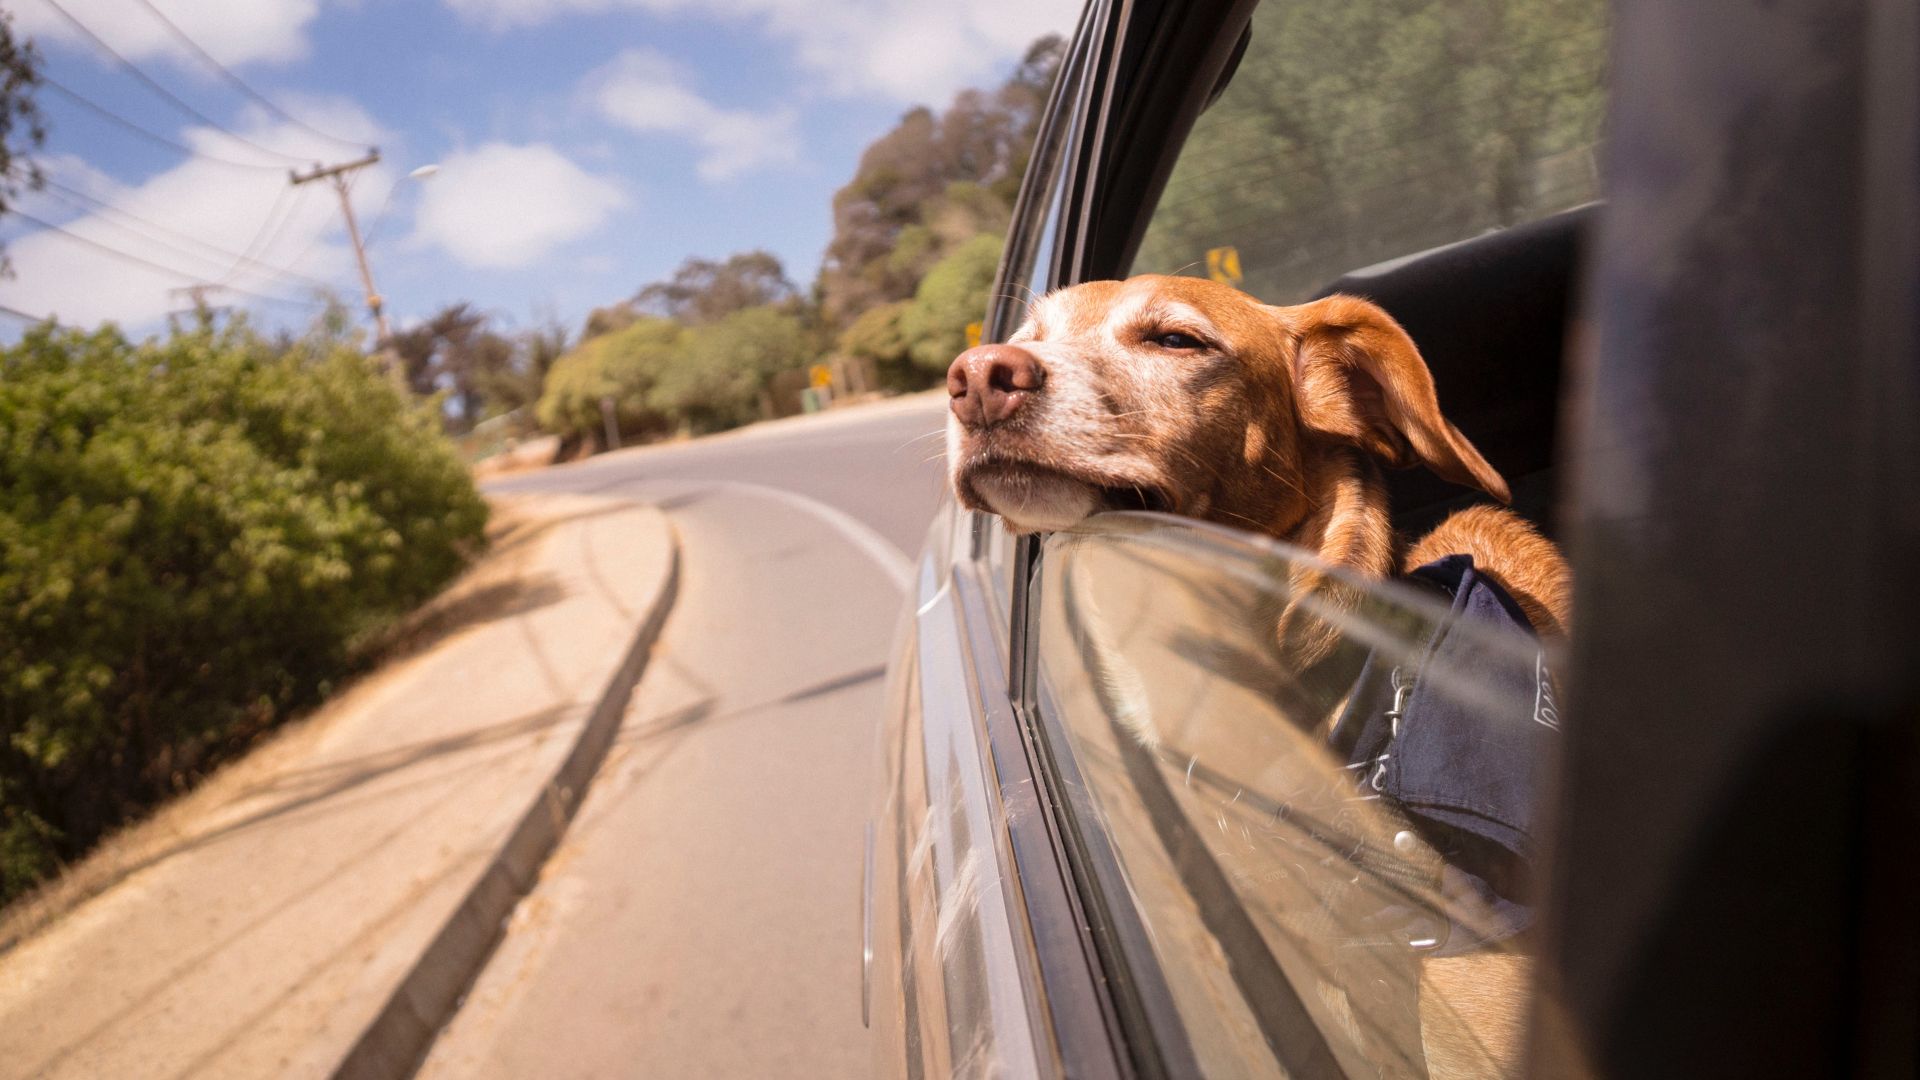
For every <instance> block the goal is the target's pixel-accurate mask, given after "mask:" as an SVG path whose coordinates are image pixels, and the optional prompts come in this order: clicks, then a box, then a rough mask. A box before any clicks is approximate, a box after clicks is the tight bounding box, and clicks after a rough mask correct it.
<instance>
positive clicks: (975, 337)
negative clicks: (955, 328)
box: [947, 322, 985, 349]
mask: <svg viewBox="0 0 1920 1080" xmlns="http://www.w3.org/2000/svg"><path fill="white" fill-rule="evenodd" d="M947 325H949V326H951V325H953V324H952V323H948V324H947ZM984 329H985V327H983V326H981V325H980V324H979V323H977V322H970V323H968V324H967V348H969V349H971V348H973V347H974V346H975V345H978V344H980V332H981V331H982V330H984Z"/></svg>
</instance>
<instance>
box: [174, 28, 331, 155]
mask: <svg viewBox="0 0 1920 1080" xmlns="http://www.w3.org/2000/svg"><path fill="white" fill-rule="evenodd" d="M139 3H140V6H141V7H144V8H146V9H147V11H149V12H151V13H152V15H153V17H154V18H156V19H158V20H160V25H162V26H164V27H166V28H167V32H168V33H169V34H172V35H173V38H174V40H175V41H178V42H179V43H180V44H182V45H185V46H186V47H187V48H188V49H190V50H192V51H193V54H194V55H195V56H198V57H199V58H200V61H201V63H204V64H205V65H206V66H207V67H209V68H211V69H212V70H214V71H215V72H217V73H219V75H220V77H221V78H224V79H226V80H227V82H229V83H231V84H232V85H233V86H234V88H235V89H237V90H239V91H240V92H241V93H243V94H245V95H247V96H248V97H250V98H252V99H253V100H255V101H257V102H259V103H260V104H261V105H264V106H266V108H267V109H268V110H269V111H271V112H272V113H273V114H274V115H275V116H278V117H280V118H281V119H282V120H285V121H287V122H288V123H291V124H294V125H297V126H299V127H301V128H304V129H306V130H307V131H310V132H312V133H313V134H315V135H318V136H320V137H321V138H323V139H326V140H327V141H329V142H335V143H339V144H340V145H341V146H351V147H354V148H356V149H358V148H360V147H361V146H362V144H361V143H358V142H355V141H353V140H351V139H343V138H341V137H339V136H338V135H329V134H328V133H326V132H324V131H321V130H320V129H319V128H317V127H314V126H313V125H312V124H309V123H307V122H306V121H305V120H302V119H300V118H299V117H297V116H295V115H293V114H292V113H290V112H288V111H287V110H285V109H283V108H281V107H280V106H279V105H277V104H275V103H274V101H273V99H271V98H269V97H267V96H266V95H265V94H262V93H261V92H260V91H258V90H255V89H254V88H253V87H252V86H250V85H248V84H247V82H246V80H244V79H242V78H241V77H240V76H238V75H236V74H234V73H233V71H232V69H230V68H228V67H227V66H226V65H225V64H222V63H221V62H220V61H218V60H215V59H214V58H213V55H212V54H211V53H209V52H207V50H205V49H203V48H201V47H200V43H199V42H197V41H195V40H193V38H192V37H191V36H190V35H188V33H187V32H186V31H185V30H182V29H180V28H179V27H178V26H176V25H174V22H173V20H172V19H169V18H167V16H166V15H165V14H164V13H163V12H161V10H160V9H159V8H157V7H155V6H153V0H139Z"/></svg>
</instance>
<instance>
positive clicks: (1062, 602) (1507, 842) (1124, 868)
mask: <svg viewBox="0 0 1920 1080" xmlns="http://www.w3.org/2000/svg"><path fill="white" fill-rule="evenodd" d="M1042 566H1043V571H1042V574H1041V582H1042V584H1041V590H1042V593H1041V602H1040V603H1039V604H1038V605H1037V606H1038V609H1039V625H1038V637H1039V649H1040V657H1041V672H1040V674H1041V679H1042V683H1043V690H1042V699H1041V700H1042V714H1043V716H1044V719H1045V723H1046V727H1047V730H1048V733H1049V735H1050V737H1051V738H1052V739H1053V740H1054V741H1055V742H1056V743H1057V744H1058V745H1057V746H1056V750H1058V751H1064V752H1063V753H1060V754H1059V755H1058V756H1059V757H1060V758H1062V760H1065V761H1068V762H1070V764H1069V765H1068V766H1067V768H1066V773H1067V775H1066V776H1065V777H1064V778H1063V783H1064V785H1065V788H1066V790H1068V791H1069V792H1070V793H1071V794H1070V798H1069V800H1068V801H1069V802H1070V803H1071V804H1072V805H1073V806H1075V807H1076V808H1077V809H1078V810H1079V811H1080V813H1081V815H1082V820H1081V821H1080V822H1079V824H1080V826H1081V832H1082V835H1083V836H1085V837H1089V838H1091V839H1090V841H1089V843H1090V844H1091V845H1093V846H1095V847H1097V848H1099V850H1098V851H1096V852H1094V854H1093V856H1092V857H1091V858H1090V859H1089V860H1088V872H1090V873H1093V874H1095V875H1096V876H1098V875H1099V874H1100V873H1102V870H1101V869H1100V868H1101V867H1102V866H1104V867H1105V870H1104V873H1105V874H1106V875H1107V876H1108V877H1109V878H1110V879H1111V880H1107V881H1104V882H1101V883H1100V891H1101V892H1103V893H1104V894H1105V895H1107V896H1109V897H1119V898H1128V899H1126V900H1125V901H1124V903H1125V905H1126V906H1127V907H1128V908H1129V909H1130V910H1131V912H1132V913H1134V914H1137V917H1138V919H1139V921H1140V924H1141V925H1140V929H1141V930H1142V931H1143V932H1141V933H1136V934H1133V935H1131V937H1130V938H1129V937H1128V935H1125V934H1121V935H1118V938H1119V940H1120V942H1121V945H1120V951H1121V953H1122V954H1123V955H1121V956H1119V957H1117V958H1116V959H1117V960H1118V962H1119V963H1118V965H1117V967H1118V968H1119V969H1120V970H1124V971H1127V972H1129V973H1131V975H1132V976H1133V977H1134V979H1135V981H1136V982H1140V981H1142V979H1143V978H1144V980H1145V981H1146V982H1150V983H1151V984H1152V988H1151V989H1149V990H1147V991H1145V992H1146V993H1150V994H1161V995H1164V997H1165V999H1166V1000H1165V1001H1164V1002H1163V1003H1162V1005H1163V1006H1164V1007H1163V1008H1162V1009H1161V1015H1162V1016H1163V1017H1166V1016H1177V1021H1175V1022H1176V1023H1177V1025H1178V1027H1179V1028H1180V1029H1181V1030H1180V1031H1178V1032H1164V1033H1161V1035H1160V1043H1161V1045H1162V1047H1163V1048H1165V1047H1169V1046H1177V1045H1180V1044H1183V1043H1184V1044H1189V1045H1190V1047H1191V1053H1192V1056H1193V1059H1194V1064H1195V1065H1197V1066H1198V1067H1199V1070H1200V1071H1201V1072H1202V1073H1204V1074H1206V1075H1212V1076H1245V1075H1268V1076H1286V1075H1291V1076H1340V1075H1351V1076H1372V1075H1387V1076H1418V1075H1424V1074H1425V1072H1424V1070H1425V1069H1426V1067H1427V1062H1428V1061H1429V1059H1430V1058H1434V1057H1447V1058H1449V1062H1450V1063H1451V1064H1452V1065H1454V1066H1455V1067H1458V1068H1464V1069H1467V1070H1469V1073H1467V1074H1471V1075H1485V1074H1489V1070H1491V1069H1492V1068H1493V1067H1494V1065H1495V1063H1497V1062H1498V1061H1499V1060H1500V1058H1501V1055H1502V1054H1503V1053H1505V1052H1506V1051H1507V1050H1509V1049H1510V1047H1504V1046H1487V1045H1483V1044H1486V1043H1489V1042H1493V1041H1497V1040H1500V1039H1511V1038H1512V1037H1513V1036H1514V1032H1513V1031H1510V1030H1504V1028H1503V1025H1510V1024H1517V1023H1519V1018H1521V1017H1523V1016H1524V1007H1525V1002H1526V994H1527V991H1528V972H1529V968H1528V965H1527V961H1526V959H1525V956H1526V953H1527V950H1528V947H1529V939H1528V936H1527V935H1528V931H1529V929H1530V927H1531V920H1532V913H1533V910H1534V902H1535V897H1534V894H1533V886H1532V876H1531V871H1532V869H1533V868H1534V866H1535V865H1536V860H1537V859H1538V857H1539V853H1538V851H1537V850H1536V843H1537V827H1538V822H1537V817H1536V811H1537V807H1538V805H1539V802H1540V800H1538V799H1536V798H1535V789H1536V787H1537V785H1539V784H1541V783H1543V782H1544V781H1545V780H1546V779H1547V776H1546V772H1547V770H1548V769H1550V766H1551V759H1552V754H1553V751H1554V748H1555V746H1556V745H1557V727H1558V724H1559V715H1558V707H1557V694H1556V690H1555V687H1554V684H1553V680H1552V676H1551V671H1552V669H1553V658H1552V657H1551V656H1550V655H1549V654H1548V652H1547V650H1546V649H1545V648H1543V646H1542V645H1541V643H1540V642H1539V641H1538V640H1537V639H1535V638H1533V637H1532V636H1531V635H1529V634H1527V633H1526V632H1525V631H1524V629H1523V628H1519V627H1515V626H1512V625H1510V624H1504V623H1502V622H1500V621H1499V620H1497V619H1493V620H1490V619H1488V618H1486V617H1485V612H1484V611H1476V610H1474V604H1475V603H1479V602H1483V601H1485V600H1486V596H1485V595H1479V596H1475V597H1469V596H1468V594H1469V593H1472V592H1473V591H1474V589H1473V587H1472V585H1471V582H1470V581H1469V583H1468V585H1467V587H1466V588H1465V589H1463V590H1462V593H1461V596H1460V597H1459V598H1458V599H1456V598H1454V597H1450V596H1448V595H1447V594H1446V591H1445V588H1444V587H1443V586H1442V585H1441V584H1440V583H1423V584H1421V585H1418V586H1414V587H1409V586H1405V585H1401V584H1397V583H1396V584H1381V583H1368V582H1361V581H1355V580H1348V579H1344V578H1341V577H1339V576H1338V575H1335V574H1332V573H1331V572H1329V571H1327V570H1326V569H1325V568H1324V567H1322V566H1320V565H1319V564H1317V563H1316V562H1314V561H1313V560H1312V558H1311V557H1310V556H1308V555H1307V554H1306V553H1305V552H1302V551H1299V550H1297V549H1291V548H1288V547H1285V546H1283V545H1279V544H1273V543H1267V542H1262V541H1258V540H1254V539H1251V538H1246V537H1242V536H1240V535H1238V534H1233V533H1229V532H1227V531H1225V530H1219V529H1214V528H1211V527H1208V526H1201V525H1196V524H1192V523H1187V522H1183V521H1181V520H1179V519H1174V518H1168V517H1162V516H1158V515H1139V514H1122V515H1109V516H1108V517H1106V518H1102V519H1097V520H1096V523H1095V524H1094V525H1092V526H1090V527H1088V528H1086V529H1083V530H1080V531H1076V532H1074V533H1070V534H1069V533H1063V534H1057V535H1055V536H1053V537H1051V538H1050V539H1049V540H1048V541H1047V543H1046V550H1045V554H1044V558H1043V561H1042ZM1455 569H1456V570H1457V569H1458V568H1457V567H1456V568H1455ZM1452 580H1453V581H1454V583H1455V584H1456V586H1457V585H1458V578H1457V576H1456V577H1455V578H1454V579H1452ZM1303 642H1306V643H1310V645H1305V646H1303ZM1152 1011H1153V1010H1152V1009H1151V1008H1149V1009H1148V1010H1147V1012H1148V1013H1149V1014H1151V1013H1152ZM1176 1071H1178V1070H1176Z"/></svg>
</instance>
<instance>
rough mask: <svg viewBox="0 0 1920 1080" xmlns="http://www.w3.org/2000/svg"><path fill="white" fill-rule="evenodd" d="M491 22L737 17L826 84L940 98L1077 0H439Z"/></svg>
mask: <svg viewBox="0 0 1920 1080" xmlns="http://www.w3.org/2000/svg"><path fill="white" fill-rule="evenodd" d="M444 2H445V3H446V4H447V6H448V7H450V8H452V9H453V10H454V11H456V12H458V13H459V14H460V15H462V16H463V17H465V18H467V19H469V20H471V21H474V22H478V23H481V24H483V25H486V26H490V27H492V28H494V29H496V30H506V29H510V28H513V27H520V26H530V25H534V24H538V23H543V22H547V21H550V20H552V19H555V18H558V17H561V16H563V15H567V14H571V13H577V12H586V11H608V10H613V9H616V8H626V9H630V10H635V11H645V12H650V13H652V14H655V15H685V16H689V17H696V18H708V19H717V20H722V21H726V22H730V23H735V24H746V25H751V26H754V27H758V28H760V29H763V30H765V31H766V32H767V33H769V34H770V35H772V36H773V37H775V38H776V39H780V40H784V41H785V42H787V43H788V44H789V45H790V46H791V47H792V48H793V50H794V57H795V60H796V62H797V63H798V65H799V67H800V68H801V69H802V70H803V71H806V72H808V73H810V74H812V75H814V76H816V77H817V78H818V79H819V83H820V85H821V86H822V87H824V88H825V89H826V90H827V91H828V92H830V93H835V94H842V95H848V96H858V95H871V94H879V95H883V96H884V97H886V98H888V99H890V100H893V101H896V102H901V103H915V104H936V105H938V104H945V102H946V100H947V99H948V98H949V97H951V96H952V95H953V93H954V92H955V91H956V90H960V89H962V88H964V87H968V86H975V85H979V84H980V83H982V82H984V81H985V80H987V79H989V78H990V77H991V76H992V75H993V73H994V72H995V71H996V70H998V69H999V68H1000V66H1001V65H1003V64H1004V63H1005V62H1006V61H1007V60H1009V59H1013V58H1016V57H1018V56H1019V55H1020V54H1021V52H1022V51H1023V50H1024V49H1025V48H1026V46H1027V45H1028V44H1029V43H1030V42H1032V41H1033V40H1034V39H1035V38H1037V37H1039V36H1040V35H1042V34H1045V33H1049V32H1055V33H1060V34H1066V33H1069V32H1071V31H1072V29H1073V24H1074V19H1075V18H1076V16H1077V15H1078V13H1079V10H1080V7H1081V3H1080V0H950V2H945V3H934V2H929V0H841V2H839V3H833V4H822V3H819V2H818V0H700V2H695V0H444Z"/></svg>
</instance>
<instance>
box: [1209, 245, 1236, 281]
mask: <svg viewBox="0 0 1920 1080" xmlns="http://www.w3.org/2000/svg"><path fill="white" fill-rule="evenodd" d="M1207 276H1208V277H1210V278H1212V279H1213V280H1215V281H1217V282H1219V283H1220V284H1222V285H1239V284H1240V282H1242V281H1243V280H1245V277H1244V276H1243V275H1242V274H1241V273H1240V249H1239V248H1237V247H1217V248H1209V249H1208V251H1207Z"/></svg>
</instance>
